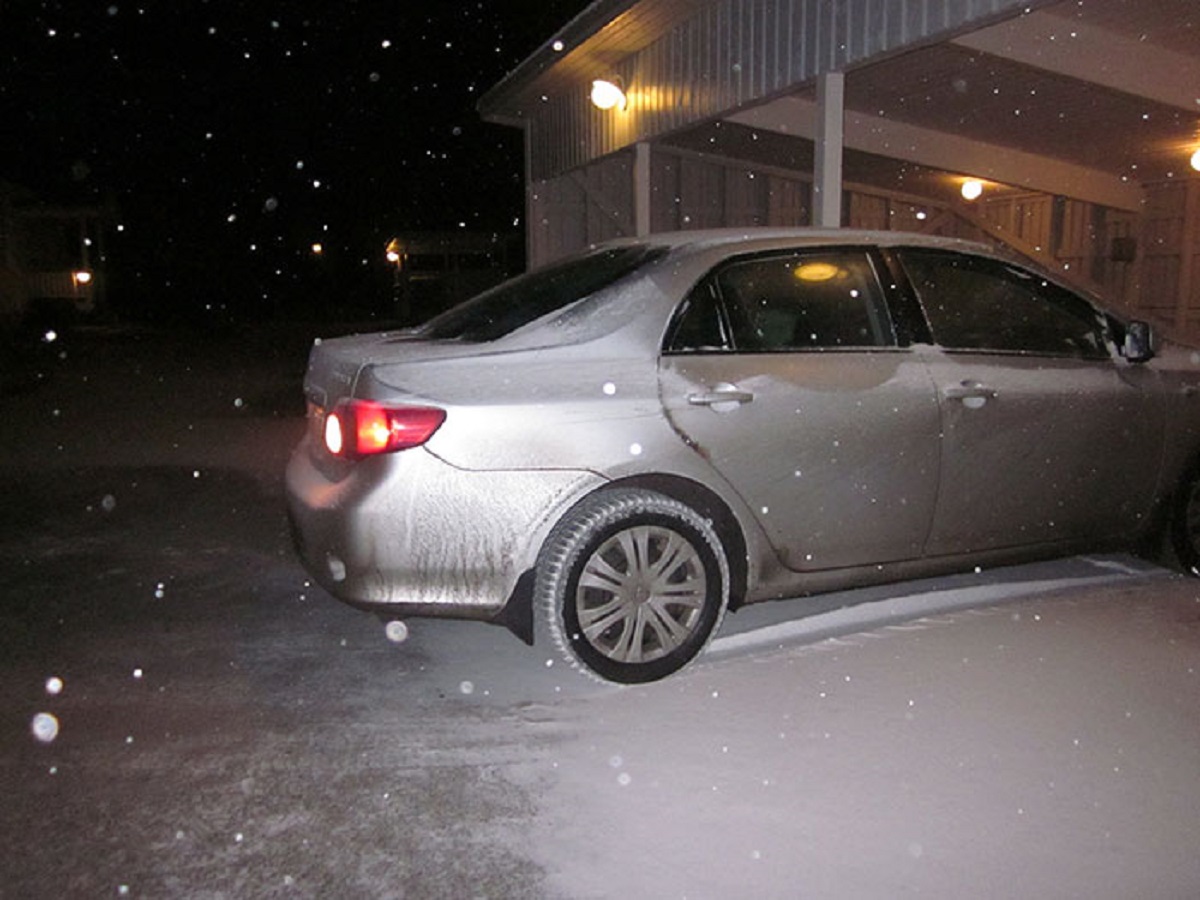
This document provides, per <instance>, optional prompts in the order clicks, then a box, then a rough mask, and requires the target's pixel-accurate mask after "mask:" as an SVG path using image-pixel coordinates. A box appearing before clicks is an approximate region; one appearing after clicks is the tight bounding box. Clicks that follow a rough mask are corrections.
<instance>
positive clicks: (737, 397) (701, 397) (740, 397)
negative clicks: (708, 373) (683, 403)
mask: <svg viewBox="0 0 1200 900" xmlns="http://www.w3.org/2000/svg"><path fill="white" fill-rule="evenodd" d="M753 399H754V395H753V394H752V393H750V392H749V391H743V390H739V389H738V388H735V387H732V386H729V387H725V386H722V385H718V386H717V387H715V388H714V389H713V390H711V391H705V392H704V393H702V394H688V398H687V401H688V403H690V404H691V405H692V406H717V405H718V404H721V403H730V404H732V403H737V404H741V403H749V402H750V401H751V400H753Z"/></svg>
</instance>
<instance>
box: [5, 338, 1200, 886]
mask: <svg viewBox="0 0 1200 900" xmlns="http://www.w3.org/2000/svg"><path fill="white" fill-rule="evenodd" d="M271 346H274V347H277V348H278V349H277V351H276V352H275V353H274V354H270V353H263V352H262V347H261V346H259V347H257V348H255V352H254V353H250V354H246V353H243V352H242V351H241V350H240V348H238V347H237V346H234V345H230V344H228V343H226V344H214V345H211V346H204V347H196V346H193V345H187V346H181V345H179V344H175V343H169V344H168V343H163V342H160V341H156V340H151V339H149V338H146V337H145V336H143V337H142V338H140V339H138V340H133V339H131V338H130V337H129V336H123V337H121V338H120V339H119V340H118V339H117V338H115V337H112V336H109V337H104V338H102V339H101V338H90V339H87V340H84V341H81V342H78V343H77V344H74V345H68V347H67V353H68V358H67V359H66V360H65V361H64V362H63V363H62V365H61V366H60V368H59V370H58V371H57V372H56V373H55V376H54V378H53V379H52V380H51V381H50V382H49V383H48V384H46V385H45V386H43V387H41V388H40V389H38V390H36V391H33V392H30V393H25V394H21V395H17V396H7V397H2V398H0V409H2V410H3V412H4V415H5V419H6V421H8V422H10V423H16V425H15V428H14V429H13V431H11V432H10V436H9V440H8V441H7V442H6V445H5V447H4V449H3V451H2V452H0V491H2V493H0V498H2V499H0V504H2V505H3V515H2V516H0V710H2V718H0V778H2V780H3V784H4V785H5V796H4V802H3V803H2V804H0V810H2V812H0V838H2V839H3V841H4V844H5V847H6V851H7V852H6V859H5V863H4V872H3V877H2V879H0V896H4V897H10V896H11V897H51V896H54V897H58V896H101V897H103V896H147V897H163V896H172V897H250V896H297V897H320V896H333V895H337V896H343V897H377V896H390V897H455V898H457V897H472V896H479V897H482V896H488V897H550V898H556V897H588V898H591V897H595V898H601V897H690V898H725V897H734V896H736V897H806V898H807V897H835V898H841V897H851V898H859V897H880V898H884V897H902V896H927V897H966V896H970V897H1038V898H1054V897H1064V898H1065V897H1087V898H1124V897H1133V896H1137V897H1163V898H1169V897H1170V898H1173V897H1180V898H1182V897H1194V896H1197V895H1200V863H1198V862H1197V859H1198V858H1200V854H1198V852H1197V851H1198V850H1200V812H1198V811H1200V715H1198V713H1200V672H1198V670H1200V601H1198V599H1197V598H1198V597H1200V582H1194V581H1190V580H1186V579H1183V578H1179V577H1177V576H1174V575H1172V574H1171V573H1168V572H1165V571H1164V570H1161V569H1158V568H1155V567H1153V566H1149V565H1146V564H1144V563H1141V562H1139V561H1136V560H1134V559H1132V558H1128V557H1096V558H1089V559H1073V560H1067V561H1062V562H1056V563H1047V564H1042V565H1037V566H1027V567H1022V568H1019V569H1009V570H1004V571H1000V572H985V573H979V574H975V575H968V576H962V577H960V578H952V579H942V580H939V581H937V582H926V583H923V584H919V585H906V586H904V587H903V588H899V589H897V588H891V589H872V590H870V591H861V592H853V593H849V594H841V595H837V596H834V597H823V598H817V599H815V600H811V601H800V602H796V603H790V604H783V603H781V604H772V605H770V606H760V607H754V608H751V609H748V610H745V611H743V612H741V613H739V614H737V615H735V616H732V617H730V619H729V620H728V622H727V625H726V628H725V629H724V631H723V632H722V636H721V637H720V638H719V639H718V640H717V642H716V643H715V644H714V645H713V648H712V650H711V651H710V652H709V654H708V655H707V656H706V657H705V658H704V659H702V660H701V661H700V662H699V664H698V665H696V666H695V667H694V668H693V669H690V670H687V671H685V672H684V673H682V674H681V675H679V676H677V677H675V678H672V679H670V680H668V681H666V682H662V683H659V684H653V685H648V686H645V687H638V688H629V689H623V690H622V689H615V688H610V687H601V686H599V685H594V684H591V683H589V682H586V681H584V680H583V679H582V678H580V677H579V676H577V675H575V674H573V673H570V672H567V671H565V670H564V669H563V667H562V666H560V665H557V664H555V665H549V664H548V662H549V660H550V659H551V658H552V654H551V653H550V652H548V651H547V650H544V649H541V648H537V649H529V648H526V647H524V646H523V645H522V644H520V643H518V642H517V641H516V640H515V639H513V638H512V637H511V636H510V635H508V634H507V633H506V632H504V631H502V630H500V629H496V628H491V627H488V626H483V625H477V624H473V623H455V622H414V623H411V624H412V635H411V636H410V638H409V639H408V641H406V642H405V643H403V644H399V645H396V644H392V643H389V642H388V641H387V640H386V639H385V637H384V634H383V630H382V628H381V627H380V626H379V625H378V624H377V623H376V622H375V621H374V620H373V619H371V618H370V617H367V616H364V615H362V614H359V613H356V612H354V611H353V610H350V609H347V608H345V607H343V606H341V605H340V604H338V603H336V602H334V601H332V600H330V599H329V598H328V597H326V596H325V595H324V594H323V593H322V592H321V591H319V590H318V589H315V588H313V587H311V586H309V585H308V583H307V581H306V578H305V576H304V573H303V572H302V571H301V569H300V568H299V566H298V565H297V564H296V563H295V561H294V559H293V558H292V555H291V553H290V548H289V546H288V542H287V536H286V529H285V527H284V522H283V517H282V511H281V508H280V493H279V482H278V473H279V467H280V466H281V465H282V460H283V458H284V457H285V456H286V453H287V451H288V449H289V448H290V444H291V442H292V441H293V440H294V439H295V435H296V433H297V431H298V421H297V420H296V418H295V414H294V413H295V410H293V409H292V408H291V407H290V405H289V404H290V402H291V401H290V400H289V398H291V397H292V396H293V395H292V390H293V388H294V384H293V382H295V381H297V380H298V371H299V369H300V368H302V365H303V357H302V347H301V348H299V349H297V348H294V347H293V346H292V345H291V344H289V343H277V344H272V345H271ZM297 353H298V354H299V356H297ZM802 610H809V611H815V613H816V614H814V615H810V616H808V617H802V616H801V612H802ZM39 713H42V714H46V715H47V716H51V717H53V718H42V719H38V720H37V732H38V734H35V733H34V732H35V728H34V723H35V716H37V715H38V714H39ZM55 729H56V730H55ZM38 735H40V738H39V736H38Z"/></svg>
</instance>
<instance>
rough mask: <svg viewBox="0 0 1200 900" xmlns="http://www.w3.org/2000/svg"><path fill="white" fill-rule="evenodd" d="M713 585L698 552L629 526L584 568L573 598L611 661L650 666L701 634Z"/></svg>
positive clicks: (664, 533) (665, 532)
mask: <svg viewBox="0 0 1200 900" xmlns="http://www.w3.org/2000/svg"><path fill="white" fill-rule="evenodd" d="M707 581H708V580H707V578H706V576H705V574H704V563H703V561H702V560H701V559H700V555H699V554H698V553H697V552H696V548H695V547H693V546H692V545H691V544H690V543H689V542H688V541H686V540H685V539H684V538H683V537H682V536H681V535H679V534H677V533H676V532H674V531H671V530H670V529H669V528H661V527H658V526H654V525H638V526H635V527H633V528H628V529H626V530H625V531H620V532H618V533H617V534H614V535H613V536H612V537H610V538H609V539H608V540H607V541H605V542H604V543H603V544H601V545H600V546H599V547H598V548H597V549H596V552H595V553H593V554H592V556H591V557H590V558H589V559H588V561H587V564H586V565H585V566H584V567H583V573H582V574H581V575H580V577H579V587H578V589H577V590H576V593H575V610H576V612H577V613H578V615H579V626H580V628H581V629H582V630H583V634H584V637H586V638H587V641H588V643H589V644H591V645H592V646H593V647H595V648H596V649H597V650H599V651H600V652H601V653H603V654H604V655H605V656H607V657H608V658H609V659H612V660H615V661H617V662H623V663H641V662H650V661H652V660H655V659H658V658H659V657H662V656H665V655H667V654H668V653H670V652H671V651H672V650H675V649H676V648H678V647H679V646H680V645H682V644H683V643H684V642H685V641H686V640H687V639H688V637H689V636H690V635H691V634H692V632H693V631H695V629H696V626H697V625H698V624H699V622H700V612H701V610H702V609H703V607H704V598H705V596H706V595H707V592H708V591H707Z"/></svg>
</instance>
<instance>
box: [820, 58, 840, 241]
mask: <svg viewBox="0 0 1200 900" xmlns="http://www.w3.org/2000/svg"><path fill="white" fill-rule="evenodd" d="M845 111H846V76H845V75H843V74H842V73H841V72H826V73H825V74H824V75H818V76H817V133H816V142H815V147H814V150H815V155H816V159H815V165H814V171H813V224H814V225H816V226H817V227H819V228H838V227H840V226H841V224H842V145H843V143H844V141H845V134H844V129H845Z"/></svg>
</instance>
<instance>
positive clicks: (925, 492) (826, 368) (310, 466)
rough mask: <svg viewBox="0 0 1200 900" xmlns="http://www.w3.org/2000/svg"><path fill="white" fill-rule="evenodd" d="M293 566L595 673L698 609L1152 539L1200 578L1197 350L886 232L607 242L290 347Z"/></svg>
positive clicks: (355, 595)
mask: <svg viewBox="0 0 1200 900" xmlns="http://www.w3.org/2000/svg"><path fill="white" fill-rule="evenodd" d="M304 390H305V393H306V396H307V401H308V411H309V412H308V415H309V422H310V427H309V429H308V432H307V435H306V437H305V438H304V439H303V441H302V442H301V444H300V445H299V447H298V448H297V449H296V451H295V453H294V454H293V456H292V459H291V461H290V464H289V467H288V472H287V491H288V503H289V512H290V516H291V520H292V523H293V527H294V532H295V536H296V542H297V545H298V548H299V552H300V555H301V557H302V558H303V560H304V562H305V564H306V566H307V567H308V569H309V570H310V571H311V572H312V574H313V575H314V577H315V578H316V580H317V581H318V582H319V583H320V584H321V585H322V586H324V587H325V588H326V589H327V590H328V591H329V592H331V593H332V594H333V595H335V596H336V597H338V598H340V599H342V600H344V601H346V602H348V603H351V604H354V605H356V606H360V607H363V608H366V609H369V610H372V611H375V612H377V613H379V614H380V615H382V616H383V617H385V618H387V619H395V618H400V617H404V616H452V617H462V618H474V619H485V620H488V621H492V622H495V623H498V624H503V625H505V626H507V627H508V628H510V629H511V630H512V631H513V632H514V633H515V634H516V635H518V636H519V637H521V638H523V639H525V640H526V641H529V642H533V640H534V636H535V634H538V635H540V636H545V637H546V638H547V639H549V640H552V641H553V643H554V644H555V645H556V646H557V647H558V649H559V650H560V651H561V652H562V654H563V655H564V656H565V657H566V659H567V660H569V661H570V662H571V663H572V664H574V665H575V666H577V667H578V668H580V669H581V670H583V671H585V672H587V673H589V674H592V675H595V676H598V677H600V678H602V679H606V680H610V681H614V682H642V681H649V680H653V679H657V678H661V677H663V676H666V675H668V674H670V673H672V672H674V671H676V670H677V669H679V668H680V667H681V666H683V665H685V664H686V663H687V662H688V661H689V660H691V659H692V658H694V657H695V656H696V655H697V654H698V653H699V652H700V651H701V650H702V649H703V648H704V646H705V644H706V643H707V641H708V640H709V639H710V638H711V637H712V635H713V633H714V632H715V631H716V629H717V628H718V626H719V624H720V622H721V619H722V617H723V616H724V614H725V613H726V611H727V610H736V609H737V608H738V607H740V606H742V605H743V604H746V603H752V602H757V601H761V600H771V599H776V598H783V597H796V596H802V595H806V594H812V593H815V592H820V591H828V590H833V589H841V588H846V587H850V586H859V585H865V584H870V583H881V582H888V581H896V580H900V579H906V578H912V577H917V576H929V575H933V574H936V573H944V572H949V571H953V570H962V569H964V568H969V567H974V566H985V565H986V566H991V565H996V564H1000V563H1006V562H1014V561H1018V560H1024V559H1029V558H1031V557H1039V556H1048V555H1060V554H1065V553H1069V552H1074V551H1078V550H1081V549H1098V548H1104V547H1127V548H1140V547H1147V546H1151V545H1152V544H1153V543H1154V539H1155V538H1156V537H1157V536H1159V535H1161V534H1162V533H1163V527H1164V526H1165V525H1167V524H1168V523H1173V525H1172V527H1171V528H1170V529H1169V531H1170V534H1171V535H1172V537H1173V544H1174V547H1175V550H1176V553H1177V555H1178V558H1179V560H1180V562H1181V563H1182V564H1183V566H1184V567H1185V568H1188V569H1191V568H1194V567H1196V566H1197V565H1200V540H1198V537H1200V492H1198V491H1197V487H1196V484H1197V472H1198V470H1197V451H1198V450H1200V355H1197V354H1196V353H1193V352H1191V351H1189V350H1186V349H1183V348H1180V347H1172V346H1162V347H1158V348H1157V349H1156V350H1154V351H1152V349H1151V340H1150V334H1149V329H1148V327H1147V326H1146V325H1145V324H1144V323H1140V322H1128V321H1124V320H1122V319H1120V318H1118V317H1116V316H1114V315H1112V314H1110V313H1107V312H1105V311H1103V310H1102V309H1100V308H1099V307H1097V306H1096V305H1094V304H1093V303H1092V302H1091V301H1089V300H1087V299H1084V298H1083V297H1081V296H1080V295H1078V294H1076V293H1073V292H1072V291H1070V290H1068V289H1066V288H1065V287H1063V286H1061V285H1060V284H1058V283H1056V282H1055V281H1054V279H1053V278H1052V277H1051V276H1050V275H1048V274H1046V273H1043V272H1040V271H1038V270H1036V269H1033V268H1031V267H1029V266H1027V265H1023V264H1021V263H1019V262H1017V261H1015V260H1013V259H1010V258H1008V257H1006V256H1003V255H999V254H997V253H994V252H993V251H991V250H989V249H987V248H985V247H981V246H977V245H974V244H965V243H961V242H956V241H950V240H945V239H935V238H927V237H920V236H915V235H907V234H900V233H893V232H887V233H864V232H856V231H846V230H837V231H825V232H818V231H811V230H803V229H792V230H769V231H768V230H762V231H760V230H750V231H746V230H738V231H725V232H687V233H681V234H673V235H655V236H652V237H650V238H647V239H644V240H638V241H633V240H630V241H621V242H615V243H611V244H606V245H603V246H600V247H597V248H595V249H594V250H592V251H590V252H588V253H585V254H582V255H580V256H576V257H574V258H571V259H567V260H565V261H563V262H559V263H556V264H554V265H551V266H548V267H546V268H543V269H541V270H538V271H534V272H531V273H529V274H526V275H524V276H521V277H519V278H516V279H514V280H512V281H509V282H507V283H505V284H503V285H501V286H499V287H497V288H495V289H493V290H492V291H490V292H488V293H485V294H482V295H480V296H479V297H476V298H475V299H473V300H470V301H468V302H466V303H464V304H462V305H461V306H458V307H456V308H454V309H451V310H450V311H448V312H446V313H444V314H442V315H440V316H438V317H437V318H434V319H432V320H431V321H429V322H428V323H427V324H425V325H423V326H421V327H419V328H416V329H413V330H408V331H398V332H389V333H379V334H370V335H359V336H352V337H345V338H337V339H333V340H326V341H322V342H318V343H317V344H316V345H315V346H314V348H313V350H312V353H311V356H310V359H309V364H308V372H307V376H306V379H305V386H304Z"/></svg>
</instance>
